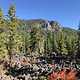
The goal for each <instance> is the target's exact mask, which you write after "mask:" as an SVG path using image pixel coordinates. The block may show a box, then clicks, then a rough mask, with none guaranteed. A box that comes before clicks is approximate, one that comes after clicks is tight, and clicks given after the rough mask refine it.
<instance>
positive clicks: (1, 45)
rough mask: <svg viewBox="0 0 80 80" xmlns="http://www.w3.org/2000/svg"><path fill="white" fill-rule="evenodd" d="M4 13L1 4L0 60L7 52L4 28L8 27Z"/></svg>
mask: <svg viewBox="0 0 80 80" xmlns="http://www.w3.org/2000/svg"><path fill="white" fill-rule="evenodd" d="M3 17H4V15H3V11H2V8H1V6H0V60H1V59H2V58H3V57H4V56H5V54H6V53H5V52H7V49H6V45H5V42H6V41H5V37H4V36H5V33H4V32H5V31H4V28H5V27H6V24H5V20H4V18H3Z"/></svg>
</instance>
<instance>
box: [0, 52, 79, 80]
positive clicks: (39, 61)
mask: <svg viewBox="0 0 80 80" xmlns="http://www.w3.org/2000/svg"><path fill="white" fill-rule="evenodd" d="M4 61H7V67H8V65H9V63H8V62H9V59H4V60H3V62H4ZM11 65H12V66H11V67H10V68H7V71H6V73H5V74H3V75H0V80H6V79H10V80H39V79H40V77H41V76H44V77H45V78H46V80H47V79H48V77H49V76H50V75H51V73H53V68H54V72H57V73H59V72H60V71H61V70H62V68H66V69H67V73H68V72H69V71H70V70H72V69H74V68H75V72H78V73H77V76H78V77H80V59H77V58H73V57H69V56H65V55H62V54H56V53H52V54H48V55H46V54H42V55H41V54H39V53H29V54H24V53H22V54H14V56H13V58H12V60H11ZM52 66H53V67H52ZM10 70H11V73H10V72H9V71H10Z"/></svg>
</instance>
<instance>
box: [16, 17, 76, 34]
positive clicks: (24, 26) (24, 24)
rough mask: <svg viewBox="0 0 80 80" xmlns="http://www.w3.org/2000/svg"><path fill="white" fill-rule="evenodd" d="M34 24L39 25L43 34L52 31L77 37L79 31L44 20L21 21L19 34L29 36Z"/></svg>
mask: <svg viewBox="0 0 80 80" xmlns="http://www.w3.org/2000/svg"><path fill="white" fill-rule="evenodd" d="M34 23H36V24H37V26H38V27H39V28H40V29H41V31H42V33H43V34H46V33H48V32H49V31H50V30H51V31H52V32H55V33H57V32H61V31H62V32H64V33H66V34H72V35H76V34H77V30H74V29H71V28H67V27H62V26H61V24H59V23H58V22H56V21H46V20H43V19H31V20H19V26H20V27H19V28H17V30H18V33H19V34H21V35H24V34H25V35H27V34H28V33H29V31H30V28H31V27H32V26H33V25H34Z"/></svg>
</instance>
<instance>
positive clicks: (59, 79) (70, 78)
mask: <svg viewBox="0 0 80 80" xmlns="http://www.w3.org/2000/svg"><path fill="white" fill-rule="evenodd" d="M73 71H74V69H72V70H71V71H70V72H69V73H68V74H66V68H63V71H61V72H59V74H57V73H56V72H55V73H53V74H51V75H50V76H49V79H48V80H77V79H78V77H76V76H75V75H76V74H77V72H73Z"/></svg>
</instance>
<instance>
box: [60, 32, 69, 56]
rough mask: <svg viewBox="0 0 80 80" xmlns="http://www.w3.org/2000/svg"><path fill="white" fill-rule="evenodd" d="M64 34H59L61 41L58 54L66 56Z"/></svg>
mask: <svg viewBox="0 0 80 80" xmlns="http://www.w3.org/2000/svg"><path fill="white" fill-rule="evenodd" d="M64 38H65V36H64V34H63V33H62V32H61V39H60V41H59V50H60V53H61V54H65V55H67V54H68V53H67V49H66V44H65V41H64Z"/></svg>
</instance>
